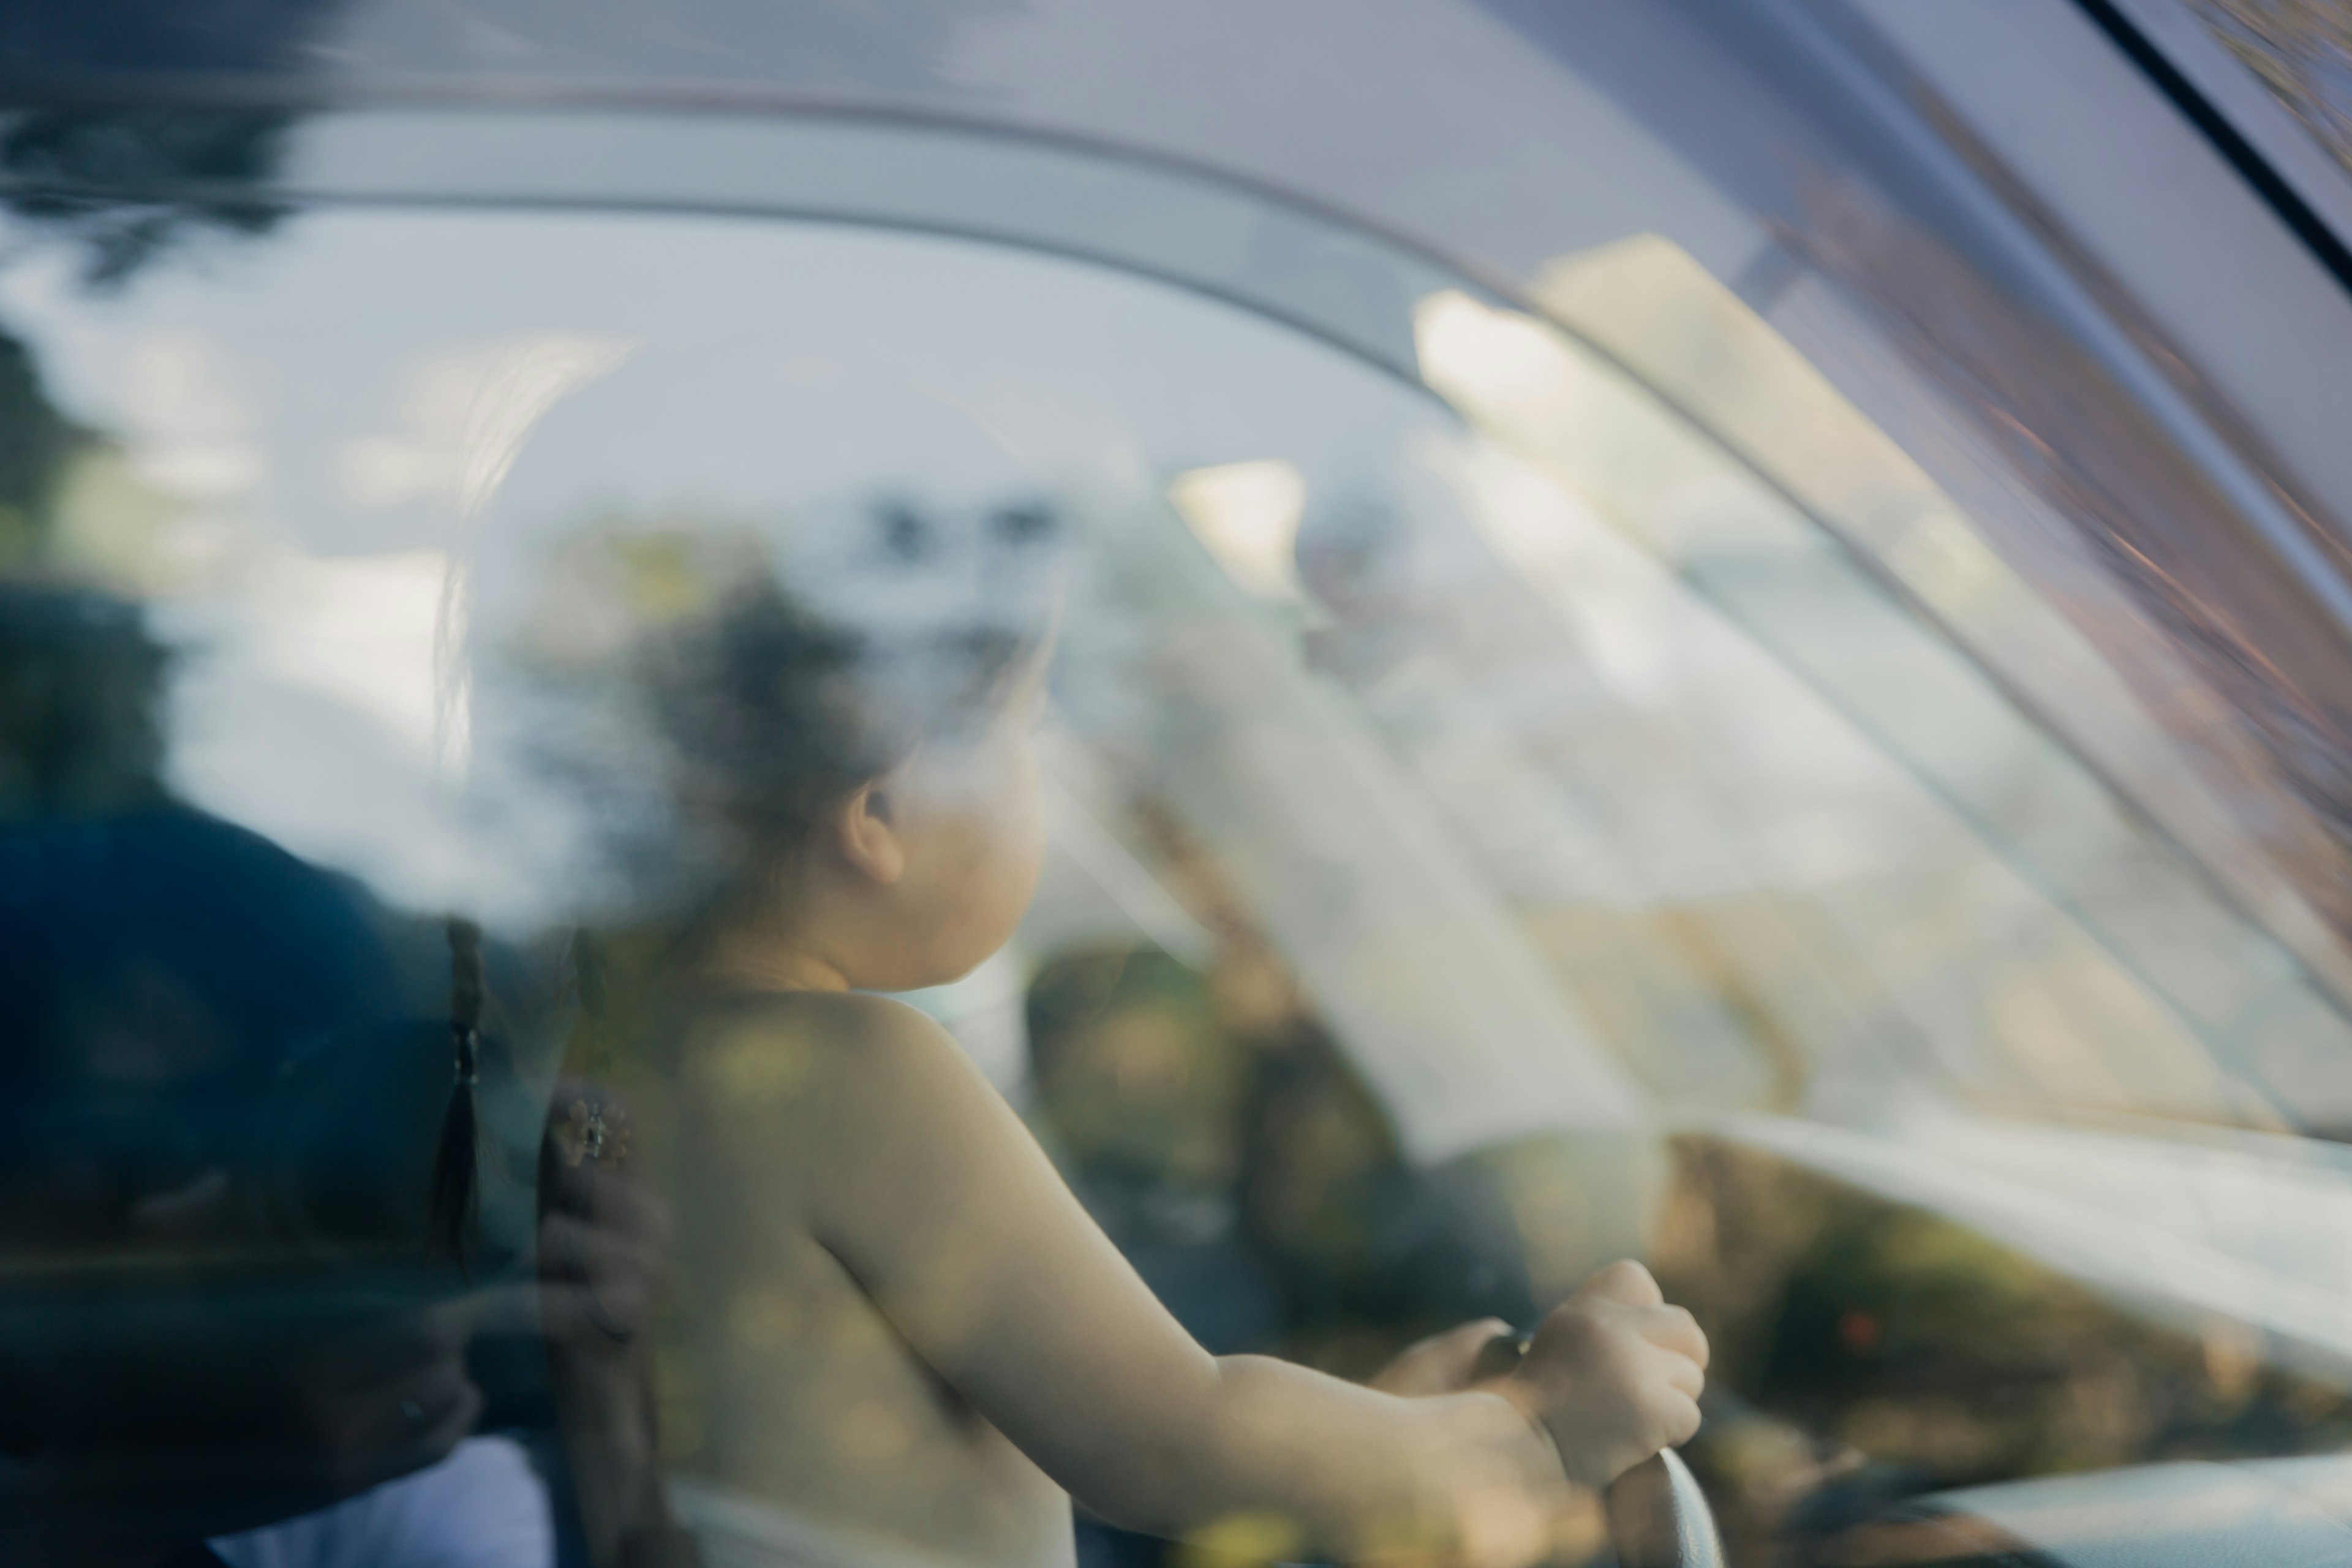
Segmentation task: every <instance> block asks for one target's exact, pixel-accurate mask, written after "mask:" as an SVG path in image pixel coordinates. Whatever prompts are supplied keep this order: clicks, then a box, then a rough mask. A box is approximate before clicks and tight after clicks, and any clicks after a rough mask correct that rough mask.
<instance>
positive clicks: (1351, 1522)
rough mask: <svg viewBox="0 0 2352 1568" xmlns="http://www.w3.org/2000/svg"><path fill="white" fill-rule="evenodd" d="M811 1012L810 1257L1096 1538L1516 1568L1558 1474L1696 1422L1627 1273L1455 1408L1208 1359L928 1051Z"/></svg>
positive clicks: (1562, 1479) (1610, 1459)
mask: <svg viewBox="0 0 2352 1568" xmlns="http://www.w3.org/2000/svg"><path fill="white" fill-rule="evenodd" d="M828 1011H831V1012H835V1013H836V1014H837V1018H838V1024H839V1028H838V1030H837V1031H829V1032H832V1033H835V1036H836V1037H835V1038H834V1039H832V1040H831V1041H830V1042H829V1043H828V1044H827V1046H826V1047H824V1049H825V1052H826V1054H827V1056H828V1057H830V1058H833V1059H832V1060H831V1062H830V1063H829V1068H828V1072H827V1077H828V1078H829V1079H832V1087H833V1089H834V1092H832V1093H830V1094H827V1095H825V1096H824V1100H826V1101H827V1104H826V1107H825V1111H824V1116H823V1118H822V1122H823V1124H822V1126H820V1127H818V1128H816V1129H814V1130H813V1135H814V1136H815V1137H817V1138H820V1139H821V1140H822V1141H823V1147H822V1149H821V1150H820V1149H809V1150H805V1151H804V1152H805V1153H807V1154H809V1155H810V1156H813V1159H812V1163H813V1165H814V1168H815V1169H816V1170H817V1171H819V1172H821V1175H820V1176H819V1178H818V1182H817V1184H816V1191H815V1198H814V1201H815V1207H816V1212H815V1213H814V1215H812V1224H813V1226H814V1230H815V1233H816V1236H817V1238H818V1239H819V1240H820V1241H821V1242H822V1243H824V1245H825V1246H826V1247H829V1248H830V1249H831V1250H832V1251H833V1252H834V1253H835V1256H836V1257H838V1258H840V1259H841V1261H842V1262H843V1263H844V1265H845V1266H846V1267H847V1268H849V1270H850V1271H851V1272H852V1273H853V1274H854V1275H855V1276H856V1279H858V1281H859V1282H860V1284H861V1285H863V1287H864V1288H865V1289H866V1291H867V1292H868V1293H869V1294H870V1295H871V1296H872V1297H873V1299H874V1300H875V1301H876V1302H877V1305H878V1306H879V1307H880V1309H881V1310H882V1311H883V1313H884V1314H885V1316H887V1318H888V1319H889V1321H891V1322H892V1324H893V1325H895V1326H896V1327H897V1329H898V1331H899V1332H900V1333H901V1334H902V1335H904V1336H905V1338H906V1339H907V1341H908V1343H909V1344H910V1345H912V1346H913V1347H914V1348H915V1350H916V1351H917V1352H919V1354H920V1355H921V1356H922V1357H923V1358H924V1360H925V1361H926V1362H927V1363H929V1365H930V1366H931V1367H932V1368H933V1370H935V1371H936V1372H938V1373H940V1376H942V1377H943V1378H945V1379H946V1380H947V1382H948V1383H949V1384H950V1385H951V1386H953V1387H954V1388H955V1389H956V1390H957V1391H958V1392H959V1393H961V1394H962V1395H963V1396H964V1397H965V1398H966V1399H968V1400H970V1401H971V1404H972V1405H974V1406H975V1407H976V1408H977V1409H979V1410H980V1411H981V1412H982V1414H983V1415H986V1416H987V1417H988V1418H989V1419H990V1420H991V1421H992V1422H993V1423H994V1424H995V1426H997V1427H998V1429H999V1430H1001V1431H1003V1433H1004V1434H1005V1435H1006V1436H1008V1437H1010V1438H1011V1439H1012V1440H1013V1442H1014V1443H1015V1444H1017V1445H1018V1446H1019V1447H1021V1448H1022V1449H1023V1450H1024V1452H1026V1453H1027V1454H1028V1455H1029V1456H1030V1457H1031V1458H1034V1460H1035V1461H1036V1462H1037V1463H1038V1464H1039V1465H1040V1466H1041V1467H1043V1468H1045V1470H1046V1472H1047V1473H1048V1474H1050V1475H1052V1476H1053V1477H1054V1478H1055V1479H1056V1480H1058V1481H1060V1482H1061V1483H1062V1485H1063V1486H1065V1487H1066V1489H1068V1490H1069V1491H1070V1492H1071V1493H1072V1494H1073V1495H1075V1496H1076V1497H1077V1498H1078V1499H1079V1500H1082V1501H1084V1502H1085V1503H1086V1504H1087V1506H1088V1507H1089V1508H1091V1509H1094V1510H1096V1511H1097V1512H1099V1513H1101V1514H1102V1515H1104V1516H1105V1517H1107V1518H1108V1519H1111V1520H1113V1521H1117V1522H1119V1523H1122V1524H1127V1525H1130V1526H1132V1527H1134V1528H1137V1529H1140V1530H1146V1531H1153V1532H1156V1533H1160V1534H1164V1535H1171V1536H1176V1535H1184V1534H1188V1533H1191V1532H1192V1531H1198V1530H1200V1529H1202V1527H1204V1526H1207V1525H1209V1524H1212V1523H1213V1522H1215V1521H1220V1520H1224V1519H1229V1518H1234V1517H1236V1516H1245V1515H1247V1516H1262V1517H1264V1516H1270V1517H1271V1518H1272V1519H1274V1520H1276V1521H1279V1522H1280V1523H1281V1524H1282V1525H1283V1526H1284V1527H1286V1528H1287V1529H1290V1530H1292V1531H1296V1532H1297V1540H1298V1547H1297V1553H1298V1554H1302V1555H1303V1554H1305V1553H1306V1552H1309V1551H1320V1552H1328V1553H1332V1554H1337V1555H1342V1556H1348V1557H1357V1558H1360V1557H1364V1556H1369V1555H1372V1554H1375V1553H1379V1552H1387V1551H1402V1550H1412V1551H1424V1552H1425V1551H1436V1552H1440V1553H1442V1554H1444V1555H1446V1556H1448V1557H1454V1558H1467V1559H1471V1560H1477V1561H1483V1562H1489V1563H1504V1562H1514V1561H1529V1560H1532V1559H1534V1558H1536V1557H1538V1556H1540V1555H1542V1553H1543V1551H1544V1549H1545V1547H1546V1546H1547V1545H1549V1540H1550V1528H1551V1525H1552V1523H1553V1521H1555V1520H1556V1519H1557V1518H1558V1517H1559V1514H1560V1511H1561V1510H1563V1509H1566V1508H1569V1507H1571V1506H1573V1505H1574V1504H1575V1503H1576V1502H1577V1500H1578V1493H1577V1491H1576V1489H1575V1488H1573V1487H1571V1486H1570V1484H1569V1478H1573V1479H1574V1480H1576V1481H1578V1482H1580V1483H1582V1484H1583V1485H1584V1486H1586V1487H1591V1488H1597V1487H1599V1486H1601V1485H1605V1484H1606V1483H1607V1482H1608V1480H1610V1479H1612V1478H1613V1477H1614V1476H1615V1475H1616V1474H1618V1473H1619V1472H1621V1471H1622V1470H1623V1469H1624V1468H1628V1467H1629V1466H1631V1465H1632V1464H1633V1463H1636V1462H1638V1461H1639V1460H1640V1459H1641V1458H1645V1457H1646V1456H1647V1455H1648V1454H1649V1453H1651V1452H1653V1451H1654V1450H1655V1449H1656V1448H1657V1447H1661V1446H1663V1445H1664V1444H1666V1443H1669V1442H1674V1441H1679V1440H1680V1439H1681V1438H1683V1437H1685V1436H1688V1435H1689V1433H1690V1431H1691V1430H1692V1429H1695V1428H1696V1424H1697V1410H1696V1405H1695V1404H1693V1403H1692V1396H1695V1395H1696V1394H1697V1392H1698V1381H1699V1365H1700V1363H1701V1362H1702V1361H1703V1358H1704V1356H1705V1354H1706V1350H1705V1342H1704V1340H1703V1339H1702V1338H1700V1337H1699V1336H1698V1333H1697V1330H1696V1326H1695V1325H1692V1324H1691V1323H1690V1321H1689V1319H1688V1317H1687V1315H1685V1314H1682V1313H1680V1312H1679V1311H1678V1310H1675V1309H1672V1308H1666V1307H1664V1306H1662V1305H1658V1304H1656V1287H1655V1286H1654V1284H1651V1283H1649V1279H1648V1276H1647V1275H1646V1274H1645V1273H1643V1272H1642V1271H1641V1270H1640V1268H1638V1267H1637V1266H1631V1265H1627V1266H1622V1268H1621V1270H1620V1271H1617V1272H1614V1273H1612V1274H1609V1275H1604V1276H1603V1277H1602V1278H1601V1279H1599V1280H1597V1281H1596V1283H1595V1287H1590V1288H1588V1289H1587V1291H1586V1292H1584V1293H1581V1294H1580V1297H1579V1298H1578V1300H1577V1301H1575V1302H1571V1303H1570V1306H1569V1307H1566V1308H1563V1309H1562V1310H1560V1311H1559V1312H1557V1313H1555V1314H1554V1315H1553V1317H1552V1319H1551V1320H1549V1321H1548V1322H1547V1323H1546V1325H1545V1328H1544V1330H1543V1331H1542V1332H1541V1333H1540V1334H1539V1335H1538V1341H1537V1344H1536V1346H1535V1348H1534V1350H1533V1351H1532V1352H1530V1355H1529V1357H1528V1362H1527V1363H1526V1364H1525V1366H1524V1367H1523V1368H1522V1371H1521V1373H1518V1374H1515V1375H1514V1376H1513V1377H1510V1378H1507V1379H1500V1380H1496V1382H1495V1383H1493V1384H1487V1385H1485V1386H1484V1387H1483V1388H1482V1389H1481V1390H1479V1391H1475V1392H1469V1393H1462V1394H1449V1395H1444V1396H1440V1397H1433V1398H1420V1399H1406V1398H1400V1397H1397V1396H1395V1395H1391V1394H1381V1393H1377V1392H1374V1391H1373V1390H1370V1389H1367V1388H1361V1387H1358V1386H1356V1385H1354V1384H1348V1383H1344V1382H1341V1381H1339V1380H1338V1379H1336V1378H1331V1377H1326V1376H1324V1375H1322V1374H1320V1373H1314V1372H1310V1371H1308V1370H1307V1369H1305V1368H1302V1367H1297V1366H1294V1365H1291V1364H1289V1363H1283V1362H1279V1361H1275V1360H1271V1359H1267V1358H1264V1357H1257V1356H1228V1357H1224V1358H1223V1359H1219V1358H1214V1357H1212V1356H1210V1355H1209V1354H1208V1353H1207V1352H1204V1351H1202V1349H1201V1348H1200V1346H1199V1345H1198V1344H1196V1343H1195V1342H1193V1340H1192V1337H1191V1336H1190V1335H1189V1334H1187V1333H1186V1332H1185V1331H1183V1329H1182V1328H1181V1327H1180V1326H1179V1325H1178V1324H1177V1322H1176V1321H1175V1320H1174V1319H1173V1318H1171V1317H1170V1316H1169V1314H1168V1313H1167V1311H1166V1310H1164V1309H1163V1308H1162V1307H1161V1306H1160V1303H1159V1301H1158V1300H1156V1299H1154V1298H1153V1296H1152V1294H1151V1292H1150V1289H1147V1288H1146V1287H1145V1286H1144V1284H1143V1282H1142V1281H1141V1280H1140V1279H1138V1278H1137V1276H1136V1274H1135V1272H1134V1270H1133V1269H1132V1268H1129V1266H1128V1264H1127V1262H1126V1260H1125V1259H1124V1258H1121V1257H1120V1256H1119V1254H1118V1251H1117V1249H1116V1248H1114V1247H1112V1246H1111V1244H1110V1242H1109V1240H1108V1238H1107V1237H1105V1236H1104V1235H1103V1234H1102V1232H1101V1230H1100V1229H1099V1228H1098V1227H1097V1226H1096V1225H1095V1224H1094V1222H1093V1221H1092V1220H1091V1219H1090V1218H1088V1217H1087V1214H1086V1212H1085V1211H1084V1210H1083V1209H1082V1208H1081V1207H1080V1206H1079V1205H1078V1204H1077V1201H1076V1198H1074V1197H1073V1196H1072V1194H1071V1193H1070V1191H1069V1189H1068V1187H1067V1186H1066V1185H1065V1184H1064V1183H1063V1182H1062V1179H1061V1177H1060V1176H1059V1174H1058V1173H1055V1170H1054V1168H1053V1166H1052V1165H1051V1163H1048V1162H1047V1161H1046V1159H1045V1156H1044V1154H1043V1152H1041V1151H1040V1150H1039V1149H1038V1147H1037V1145H1036V1143H1035V1142H1034V1140H1033V1139H1032V1138H1031V1137H1030V1136H1029V1133H1028V1131H1027V1129H1025V1128H1024V1127H1023V1126H1022V1125H1021V1123H1020V1121H1019V1120H1018V1119H1017V1118H1016V1117H1014V1116H1013V1113H1012V1112H1011V1110H1009V1109H1008V1108H1007V1107H1006V1106H1005V1105H1004V1103H1003V1100H1000V1099H999V1098H998V1097H997V1096H996V1094H995V1093H994V1091H993V1090H992V1089H990V1088H989V1087H988V1085H987V1084H986V1082H985V1081H984V1080H983V1079H981V1077H980V1076H979V1074H978V1073H977V1072H976V1071H974V1070H973V1069H972V1068H971V1065H970V1064H969V1063H968V1062H966V1061H965V1060H964V1058H962V1056H961V1053H960V1052H959V1051H958V1050H957V1049H956V1047H955V1046H954V1043H953V1042H952V1041H951V1040H950V1039H949V1038H948V1037H946V1036H945V1034H944V1033H943V1032H941V1031H940V1030H939V1029H938V1027H937V1026H934V1025H932V1024H931V1023H930V1022H929V1020H928V1019H925V1018H923V1017H922V1016H920V1015H919V1014H916V1013H914V1012H913V1011H912V1010H910V1009H906V1008H901V1007H898V1005H895V1004H888V1003H883V1002H879V1001H877V1000H874V999H870V998H859V997H844V998H841V999H840V1000H839V1001H838V1003H837V1004H829V1005H828ZM836 1051H837V1052H839V1053H841V1054H840V1055H839V1056H835V1052H836ZM1588 1298H1589V1299H1588ZM1644 1298H1646V1300H1645V1299H1644ZM1547 1427H1548V1428H1549V1432H1550V1435H1551V1437H1552V1438H1553V1439H1556V1440H1557V1442H1558V1455H1559V1457H1557V1458H1556V1457H1555V1453H1554V1449H1553V1445H1552V1442H1551V1441H1548V1440H1547V1438H1546V1436H1545V1428H1547ZM1563 1460H1564V1461H1565V1464H1566V1474H1565V1476H1564V1475H1563V1469H1562V1463H1563Z"/></svg>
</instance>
